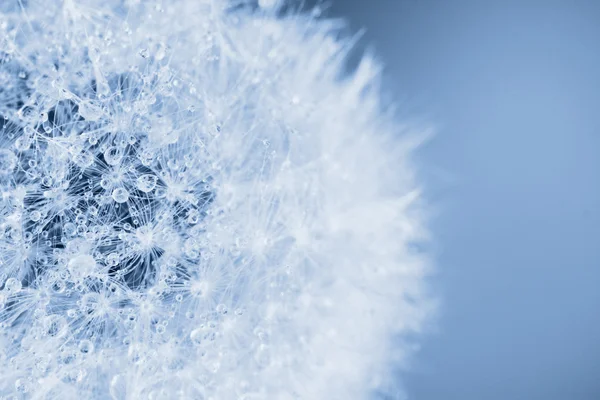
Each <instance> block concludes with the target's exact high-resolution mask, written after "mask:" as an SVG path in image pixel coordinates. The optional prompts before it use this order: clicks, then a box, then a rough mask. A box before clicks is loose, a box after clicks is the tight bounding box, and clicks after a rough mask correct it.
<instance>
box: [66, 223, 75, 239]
mask: <svg viewBox="0 0 600 400" xmlns="http://www.w3.org/2000/svg"><path fill="white" fill-rule="evenodd" d="M63 233H64V234H65V235H67V236H75V234H76V233H77V226H75V224H74V223H72V222H67V223H66V224H65V225H64V226H63Z"/></svg>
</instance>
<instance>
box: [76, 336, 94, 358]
mask: <svg viewBox="0 0 600 400" xmlns="http://www.w3.org/2000/svg"><path fill="white" fill-rule="evenodd" d="M78 348H79V352H80V353H83V354H89V353H91V352H93V351H94V344H93V343H92V342H91V341H90V340H88V339H83V340H81V341H80V342H79V346H78Z"/></svg>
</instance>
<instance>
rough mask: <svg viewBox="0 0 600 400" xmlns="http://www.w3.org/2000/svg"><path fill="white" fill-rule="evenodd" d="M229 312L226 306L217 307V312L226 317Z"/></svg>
mask: <svg viewBox="0 0 600 400" xmlns="http://www.w3.org/2000/svg"><path fill="white" fill-rule="evenodd" d="M228 311H229V310H228V309H227V306H226V305H225V304H219V305H218V306H217V312H218V313H219V314H222V315H226V314H227V312H228Z"/></svg>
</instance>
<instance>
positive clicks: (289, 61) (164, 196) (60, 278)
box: [0, 0, 430, 400]
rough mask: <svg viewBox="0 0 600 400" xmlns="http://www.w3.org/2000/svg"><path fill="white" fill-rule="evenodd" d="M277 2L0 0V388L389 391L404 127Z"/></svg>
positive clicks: (75, 393) (408, 328)
mask: <svg viewBox="0 0 600 400" xmlns="http://www.w3.org/2000/svg"><path fill="white" fill-rule="evenodd" d="M284 3H285V2H284V1H282V0H260V1H258V3H256V1H251V0H173V1H168V2H161V1H151V2H150V1H149V2H146V1H139V0H108V1H107V0H84V1H73V0H52V1H47V0H44V1H42V0H28V1H25V0H5V1H2V2H1V3H0V15H1V19H0V195H1V196H0V396H2V397H3V398H4V397H6V398H32V399H58V398H60V399H65V398H67V399H71V398H72V399H75V398H80V399H104V398H113V399H119V400H123V399H176V398H181V399H183V398H186V399H350V398H357V399H358V398H369V396H371V395H373V394H374V393H376V392H382V391H383V390H384V388H385V387H386V382H387V378H388V377H389V376H390V375H389V372H388V371H389V370H390V365H391V363H393V362H397V361H403V360H404V359H403V358H402V359H400V360H397V359H394V358H393V357H392V356H391V355H390V354H392V353H398V352H399V353H400V354H401V356H402V357H406V354H405V353H407V352H408V350H409V349H408V348H405V347H401V348H400V349H399V351H395V350H398V347H397V344H395V343H394V338H395V337H399V336H401V335H403V334H408V333H411V332H415V331H419V329H420V328H421V327H422V324H423V321H424V318H425V317H426V316H427V315H428V314H429V312H428V311H429V309H430V302H429V300H428V298H427V296H426V295H425V292H424V289H423V281H424V277H425V276H426V272H427V262H426V260H425V259H424V257H423V256H421V255H419V254H416V253H415V252H414V251H413V250H412V248H413V247H412V245H413V244H414V243H417V242H419V241H421V240H423V239H425V232H424V229H423V226H422V222H423V221H422V215H421V212H420V206H419V194H418V189H417V187H416V185H415V183H414V181H413V180H414V177H413V168H412V167H411V165H410V161H409V160H410V155H411V151H412V149H413V147H414V146H413V145H412V144H411V142H410V141H409V140H405V139H406V137H405V136H401V135H400V133H402V132H401V131H400V129H399V128H398V127H397V124H396V123H395V122H394V119H393V118H392V117H391V116H390V115H388V114H387V113H386V112H385V110H384V109H383V106H382V105H381V104H380V101H379V97H378V93H377V90H376V89H377V85H376V83H377V79H378V67H377V63H375V62H374V61H373V60H372V59H371V58H369V57H366V56H365V58H364V59H363V61H362V62H361V64H360V66H359V67H358V69H357V70H356V71H355V72H353V73H352V74H350V75H348V76H345V75H344V72H343V70H344V62H345V59H346V56H347V52H348V47H349V40H348V39H343V38H340V35H339V30H338V29H339V26H338V25H337V23H335V22H333V21H329V20H327V19H322V18H318V17H317V15H318V14H319V13H311V14H304V13H299V12H292V11H289V10H288V11H284V6H286V4H284ZM287 4H289V3H287ZM292 8H293V7H292ZM285 10H287V8H285ZM393 350H394V351H393Z"/></svg>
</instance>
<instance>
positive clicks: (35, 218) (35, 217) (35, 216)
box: [29, 210, 42, 222]
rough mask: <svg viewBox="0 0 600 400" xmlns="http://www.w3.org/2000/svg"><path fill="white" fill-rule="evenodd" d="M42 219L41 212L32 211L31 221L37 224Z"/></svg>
mask: <svg viewBox="0 0 600 400" xmlns="http://www.w3.org/2000/svg"><path fill="white" fill-rule="evenodd" d="M41 218H42V214H41V213H40V212H39V211H37V210H35V211H32V212H31V213H30V214H29V219H30V220H31V221H33V222H37V221H39V220H40V219H41Z"/></svg>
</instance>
